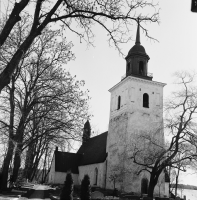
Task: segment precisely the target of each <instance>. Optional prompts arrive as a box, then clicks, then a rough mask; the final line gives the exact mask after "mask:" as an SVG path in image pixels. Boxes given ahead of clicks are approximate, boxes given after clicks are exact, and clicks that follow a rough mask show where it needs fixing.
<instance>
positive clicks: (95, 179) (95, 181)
mask: <svg viewBox="0 0 197 200" xmlns="http://www.w3.org/2000/svg"><path fill="white" fill-rule="evenodd" d="M97 182H98V169H97V168H95V170H94V185H97Z"/></svg>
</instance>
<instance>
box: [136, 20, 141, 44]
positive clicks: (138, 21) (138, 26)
mask: <svg viewBox="0 0 197 200" xmlns="http://www.w3.org/2000/svg"><path fill="white" fill-rule="evenodd" d="M135 44H140V19H139V17H138V18H137V34H136V41H135Z"/></svg>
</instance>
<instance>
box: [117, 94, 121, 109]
mask: <svg viewBox="0 0 197 200" xmlns="http://www.w3.org/2000/svg"><path fill="white" fill-rule="evenodd" d="M120 105H121V96H118V107H117V110H119V109H120Z"/></svg>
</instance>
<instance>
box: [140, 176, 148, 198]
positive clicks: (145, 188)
mask: <svg viewBox="0 0 197 200" xmlns="http://www.w3.org/2000/svg"><path fill="white" fill-rule="evenodd" d="M141 193H142V194H148V179H147V178H143V179H142V181H141Z"/></svg>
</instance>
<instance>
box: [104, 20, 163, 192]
mask: <svg viewBox="0 0 197 200" xmlns="http://www.w3.org/2000/svg"><path fill="white" fill-rule="evenodd" d="M125 59H126V75H125V76H124V77H122V80H121V81H120V82H119V83H118V84H116V85H115V86H113V87H112V88H111V89H110V90H109V92H110V93H111V102H110V118H109V129H108V138H107V150H106V151H107V153H108V157H107V175H106V176H107V178H106V187H107V188H113V182H112V181H110V180H111V179H110V178H111V177H113V175H114V174H115V173H116V172H118V173H119V177H118V179H117V181H118V183H116V187H117V188H118V189H119V190H123V191H125V192H138V193H141V188H142V179H144V180H147V181H148V179H149V177H148V174H146V173H140V175H139V176H136V175H135V174H133V173H132V170H133V169H132V168H133V167H134V166H133V164H132V162H131V159H130V160H127V158H128V157H129V156H130V155H131V154H130V155H129V149H130V148H131V146H132V144H133V143H135V138H136V136H138V135H139V134H143V133H145V134H155V135H156V137H157V138H159V140H160V141H161V143H163V141H164V135H163V87H164V86H165V84H164V83H160V82H156V81H153V80H152V79H153V75H152V74H151V73H149V72H148V61H149V59H150V58H149V56H148V55H147V53H146V51H145V48H144V47H143V46H142V45H141V43H140V25H139V23H138V27H137V34H136V41H135V45H134V46H133V47H132V48H131V49H130V50H129V52H128V55H127V56H126V58H125ZM130 153H131V152H130ZM145 182H146V181H145ZM145 182H143V184H147V183H145Z"/></svg>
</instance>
